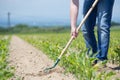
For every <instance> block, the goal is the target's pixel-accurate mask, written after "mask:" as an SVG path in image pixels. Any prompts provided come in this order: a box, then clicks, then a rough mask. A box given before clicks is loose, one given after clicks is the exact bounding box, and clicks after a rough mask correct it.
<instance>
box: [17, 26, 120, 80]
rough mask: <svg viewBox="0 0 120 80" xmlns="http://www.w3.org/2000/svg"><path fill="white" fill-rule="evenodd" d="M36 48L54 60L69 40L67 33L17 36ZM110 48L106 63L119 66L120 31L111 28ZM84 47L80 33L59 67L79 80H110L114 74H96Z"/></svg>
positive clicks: (91, 60)
mask: <svg viewBox="0 0 120 80" xmlns="http://www.w3.org/2000/svg"><path fill="white" fill-rule="evenodd" d="M19 36H20V37H21V38H22V39H24V40H26V41H27V42H29V43H30V44H32V45H33V46H35V47H36V48H38V49H40V50H42V51H43V52H44V53H46V54H47V55H48V56H49V57H50V58H51V59H53V60H56V59H57V57H58V56H59V55H60V53H61V51H62V49H63V48H64V46H65V45H66V43H67V41H68V40H69V38H70V33H69V32H64V33H41V34H22V35H19ZM110 38H111V40H110V48H109V54H108V58H109V60H108V62H109V63H112V64H116V65H120V29H116V28H113V29H112V30H111V36H110ZM86 51H87V50H86V47H85V43H84V39H83V36H82V33H81V32H80V33H79V36H78V38H77V39H75V40H74V41H73V43H72V44H71V46H70V47H69V49H68V50H67V51H66V53H65V55H64V56H63V57H62V59H61V61H60V63H59V65H60V66H62V67H64V68H65V69H66V72H71V73H73V74H75V75H76V77H77V78H78V79H81V80H93V79H94V80H101V79H102V78H103V77H104V78H105V79H104V80H107V79H111V78H110V76H111V75H113V74H114V72H109V73H105V72H104V71H103V72H101V73H99V75H98V73H97V75H96V71H97V70H98V68H96V67H95V68H94V67H92V66H91V64H92V62H93V61H94V60H95V59H94V58H87V57H86V55H85V53H86Z"/></svg>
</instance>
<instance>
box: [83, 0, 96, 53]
mask: <svg viewBox="0 0 120 80" xmlns="http://www.w3.org/2000/svg"><path fill="white" fill-rule="evenodd" d="M94 1H95V0H84V6H83V16H85V15H86V13H87V12H88V10H89V9H90V7H91V6H92V4H93V2H94ZM96 13H97V8H96V7H95V8H94V10H93V11H92V13H91V14H90V16H89V17H88V18H87V20H86V21H85V23H84V26H82V28H81V29H82V32H83V36H84V39H85V42H86V47H87V48H88V54H89V51H90V50H91V49H92V52H93V53H96V52H97V44H96V43H97V42H96V38H95V35H94V26H95V24H96Z"/></svg>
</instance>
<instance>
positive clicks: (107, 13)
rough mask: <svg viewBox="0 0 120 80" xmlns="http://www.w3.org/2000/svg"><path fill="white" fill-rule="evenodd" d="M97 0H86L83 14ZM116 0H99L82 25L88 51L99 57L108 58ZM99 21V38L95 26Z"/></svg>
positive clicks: (101, 58)
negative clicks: (95, 32)
mask: <svg viewBox="0 0 120 80" xmlns="http://www.w3.org/2000/svg"><path fill="white" fill-rule="evenodd" d="M94 1H95V0H84V6H83V16H85V14H86V13H87V11H88V10H89V8H90V7H91V5H92V4H93V2H94ZM113 4H114V0H99V2H98V4H97V5H96V7H95V8H94V10H93V11H92V13H91V14H90V15H89V17H88V18H87V20H86V21H85V23H84V26H83V27H82V32H83V36H84V39H85V43H86V47H87V48H88V53H89V51H90V50H92V53H93V54H94V53H97V56H96V57H97V58H98V59H100V60H106V59H107V54H108V48H109V41H110V27H111V17H112V9H113ZM96 22H97V36H98V37H97V40H96V37H95V34H94V27H95V25H96Z"/></svg>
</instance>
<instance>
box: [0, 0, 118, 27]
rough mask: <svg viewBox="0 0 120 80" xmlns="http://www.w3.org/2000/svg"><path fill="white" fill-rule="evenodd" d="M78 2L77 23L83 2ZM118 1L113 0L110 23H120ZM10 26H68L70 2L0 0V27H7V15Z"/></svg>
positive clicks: (60, 0)
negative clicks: (8, 15)
mask: <svg viewBox="0 0 120 80" xmlns="http://www.w3.org/2000/svg"><path fill="white" fill-rule="evenodd" d="M79 1H80V10H79V18H78V23H79V21H80V20H81V18H82V6H83V0H79ZM119 3H120V0H115V4H114V9H113V18H112V21H115V22H119V23H120V16H119V14H120V10H119V8H120V5H119ZM8 12H10V13H11V15H10V20H11V24H12V25H14V24H20V23H23V24H30V25H50V24H55V25H69V24H70V0H0V26H1V25H2V26H7V13H8Z"/></svg>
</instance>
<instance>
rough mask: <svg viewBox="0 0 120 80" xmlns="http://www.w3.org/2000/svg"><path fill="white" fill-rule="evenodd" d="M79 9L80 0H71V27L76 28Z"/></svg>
mask: <svg viewBox="0 0 120 80" xmlns="http://www.w3.org/2000/svg"><path fill="white" fill-rule="evenodd" d="M78 11H79V0H71V4H70V18H71V29H72V28H76V23H77V17H78Z"/></svg>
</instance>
